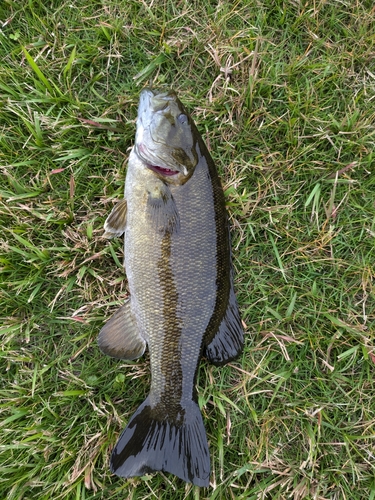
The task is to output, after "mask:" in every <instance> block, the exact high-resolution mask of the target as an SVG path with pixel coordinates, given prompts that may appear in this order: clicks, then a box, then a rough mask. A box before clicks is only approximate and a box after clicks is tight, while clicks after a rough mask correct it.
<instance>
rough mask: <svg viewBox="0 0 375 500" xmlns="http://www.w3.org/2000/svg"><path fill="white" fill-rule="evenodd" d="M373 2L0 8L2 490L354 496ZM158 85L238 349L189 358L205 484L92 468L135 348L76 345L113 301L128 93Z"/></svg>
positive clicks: (117, 294) (365, 347)
mask: <svg viewBox="0 0 375 500" xmlns="http://www.w3.org/2000/svg"><path fill="white" fill-rule="evenodd" d="M374 16H375V11H374V7H373V2H369V1H365V0H363V1H360V0H357V1H349V0H344V1H340V2H339V1H336V0H326V1H324V0H316V1H305V2H299V1H292V0H291V1H284V2H282V1H279V0H273V1H271V0H263V1H261V0H258V1H257V0H252V1H251V0H248V1H230V2H229V1H225V2H221V1H209V0H202V1H187V0H181V1H172V0H151V1H150V0H118V1H114V0H108V1H104V0H103V1H89V0H76V1H74V2H73V1H72V2H66V1H64V0H63V1H61V0H59V1H56V0H55V1H54V0H50V1H44V0H29V1H28V2H17V1H13V0H3V2H2V3H1V6H0V59H1V61H2V62H1V65H0V169H1V180H0V223H1V227H2V231H1V233H0V272H1V274H0V297H1V312H0V315H1V322H0V342H1V351H0V352H1V357H0V370H1V373H2V374H3V375H2V379H1V382H0V413H1V422H0V497H1V498H7V499H8V500H21V499H35V498H38V499H41V500H50V499H51V498H53V499H55V500H56V499H75V500H83V499H90V500H91V499H106V500H107V499H108V498H111V499H113V500H120V499H134V500H135V499H137V500H143V499H146V498H158V499H169V498H173V499H174V498H181V499H185V498H186V499H194V500H196V499H211V500H213V499H228V498H232V499H243V500H245V499H246V500H250V499H251V500H253V499H254V500H261V499H280V500H281V499H283V500H284V499H285V500H287V499H288V500H289V499H292V500H302V499H306V500H309V499H311V500H312V499H314V500H315V499H316V500H341V499H348V500H349V499H350V500H362V499H363V500H368V499H370V500H373V499H374V498H375V482H374V477H375V476H374V474H375V465H374V437H375V434H374V421H375V401H374V394H375V392H374V391H375V387H374V370H375V350H374V333H375V313H374V310H375V291H374V276H375V270H374V269H375V267H374V260H375V202H374V200H375V196H374V193H375V176H374V174H375V160H374V153H373V151H374V142H375V141H374V139H375V132H374V124H375V98H374V96H375V38H374V32H375V17H374ZM149 83H152V84H153V85H154V86H156V87H159V88H166V89H167V88H170V87H173V88H174V89H175V90H176V91H177V93H178V95H179V97H180V99H181V100H182V101H183V102H184V103H185V105H186V106H187V108H188V109H189V110H190V112H191V114H192V116H193V118H194V120H195V122H196V124H197V126H198V129H199V130H200V132H201V134H202V137H203V138H204V140H205V142H206V143H207V145H208V147H209V150H210V152H211V154H212V156H213V158H214V160H215V163H216V165H217V168H218V170H219V172H220V175H221V178H222V182H223V186H224V189H225V193H226V198H227V204H228V211H229V214H230V221H231V227H232V243H233V255H234V264H235V271H236V277H235V285H236V290H237V296H238V300H239V304H240V308H241V312H242V317H243V321H244V324H245V325H246V345H245V349H244V352H243V354H242V355H241V357H240V358H239V359H238V360H236V361H235V362H232V363H230V365H228V366H226V367H223V368H218V367H213V366H210V365H209V364H208V363H207V362H206V361H205V360H203V361H202V364H201V368H200V371H199V376H198V387H197V389H198V394H199V403H200V406H201V409H202V413H203V418H204V423H205V426H206V429H207V435H208V439H209V445H210V454H211V467H212V473H211V485H210V487H209V488H201V489H199V488H198V487H192V486H191V485H189V484H185V483H183V482H182V481H181V480H178V479H177V478H176V477H174V476H171V475H168V474H166V475H163V474H160V473H158V474H150V475H148V476H145V477H142V478H135V479H130V480H124V479H120V478H117V477H116V476H113V475H112V474H111V473H110V471H109V455H110V451H111V449H112V448H113V446H114V444H115V442H116V439H117V437H118V434H119V433H120V431H121V430H122V428H123V427H124V425H125V424H126V422H127V421H128V419H129V417H130V416H131V414H132V413H133V412H134V410H135V409H136V408H137V406H138V405H139V404H140V403H141V402H142V400H143V399H144V398H145V396H146V395H147V393H148V390H149V385H150V373H149V362H148V356H147V355H146V356H145V357H144V358H142V359H141V360H139V361H137V362H131V363H126V362H121V361H120V362H119V361H115V360H112V359H109V358H107V357H105V356H104V355H102V354H101V353H100V351H99V350H98V347H97V343H96V338H97V334H98V331H99V330H100V328H101V326H102V325H103V322H104V321H105V319H106V318H108V317H109V316H110V314H111V313H112V312H113V311H115V310H116V308H117V307H118V305H119V304H121V303H122V302H123V300H124V299H125V298H126V297H127V283H126V277H125V274H124V271H123V268H122V260H123V255H122V252H123V250H122V241H121V240H120V239H116V240H111V241H107V240H104V239H103V238H102V234H103V223H104V220H105V218H106V216H107V215H108V213H109V212H110V210H111V208H112V207H113V204H114V203H115V202H116V201H117V200H119V199H121V198H122V195H123V184H124V178H125V174H126V160H127V157H128V154H129V149H130V148H131V146H132V144H133V140H134V132H135V117H136V112H137V103H138V97H139V92H140V90H141V89H142V88H143V87H144V86H145V85H147V84H149Z"/></svg>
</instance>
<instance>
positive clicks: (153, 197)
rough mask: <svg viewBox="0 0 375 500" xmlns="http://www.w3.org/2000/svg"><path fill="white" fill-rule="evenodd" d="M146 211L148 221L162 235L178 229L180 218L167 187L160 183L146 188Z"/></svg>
mask: <svg viewBox="0 0 375 500" xmlns="http://www.w3.org/2000/svg"><path fill="white" fill-rule="evenodd" d="M147 210H148V212H149V216H150V219H151V220H152V221H153V223H154V225H155V227H156V228H158V229H159V231H160V232H162V233H174V232H177V231H179V229H180V217H179V215H178V211H177V207H176V203H175V201H174V198H173V196H172V193H171V192H170V189H169V187H168V186H166V185H165V184H164V183H162V182H160V183H157V184H154V185H153V186H152V187H151V186H150V187H149V188H148V200H147Z"/></svg>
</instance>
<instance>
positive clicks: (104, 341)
mask: <svg viewBox="0 0 375 500" xmlns="http://www.w3.org/2000/svg"><path fill="white" fill-rule="evenodd" d="M98 344H99V348H100V350H101V351H102V352H103V353H104V354H107V355H108V356H111V357H112V358H118V359H136V358H139V357H140V356H142V354H143V353H144V352H145V349H146V342H145V340H144V338H143V337H142V336H141V334H140V332H139V329H138V326H137V323H136V320H135V317H134V314H133V312H132V310H131V307H130V300H128V301H127V302H125V304H124V305H123V306H121V307H120V308H119V309H118V310H117V311H116V312H115V314H114V315H113V316H112V317H111V318H110V319H109V320H108V321H107V323H106V324H105V325H104V326H103V328H102V329H101V330H100V333H99V337H98Z"/></svg>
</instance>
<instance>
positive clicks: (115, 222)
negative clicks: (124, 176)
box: [103, 198, 127, 238]
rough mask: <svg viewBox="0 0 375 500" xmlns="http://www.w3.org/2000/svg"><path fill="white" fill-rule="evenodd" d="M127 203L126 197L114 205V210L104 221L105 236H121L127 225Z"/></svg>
mask: <svg viewBox="0 0 375 500" xmlns="http://www.w3.org/2000/svg"><path fill="white" fill-rule="evenodd" d="M126 213H127V203H126V199H125V198H124V199H123V200H121V201H119V202H118V203H116V205H115V206H114V207H113V209H112V212H111V213H110V214H109V216H108V217H107V220H106V221H105V223H104V231H105V232H104V235H103V237H104V238H114V237H115V236H121V235H122V233H123V232H124V231H125V226H126Z"/></svg>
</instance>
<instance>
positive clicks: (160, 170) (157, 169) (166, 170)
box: [148, 165, 180, 177]
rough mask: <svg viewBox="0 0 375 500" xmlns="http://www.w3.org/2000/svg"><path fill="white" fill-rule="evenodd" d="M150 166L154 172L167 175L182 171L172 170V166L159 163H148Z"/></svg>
mask: <svg viewBox="0 0 375 500" xmlns="http://www.w3.org/2000/svg"><path fill="white" fill-rule="evenodd" d="M148 167H149V168H151V170H153V171H154V172H156V173H158V174H160V175H165V176H167V177H170V176H171V175H176V174H179V173H180V172H179V171H178V170H171V169H170V168H164V167H158V166H157V165H148Z"/></svg>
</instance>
